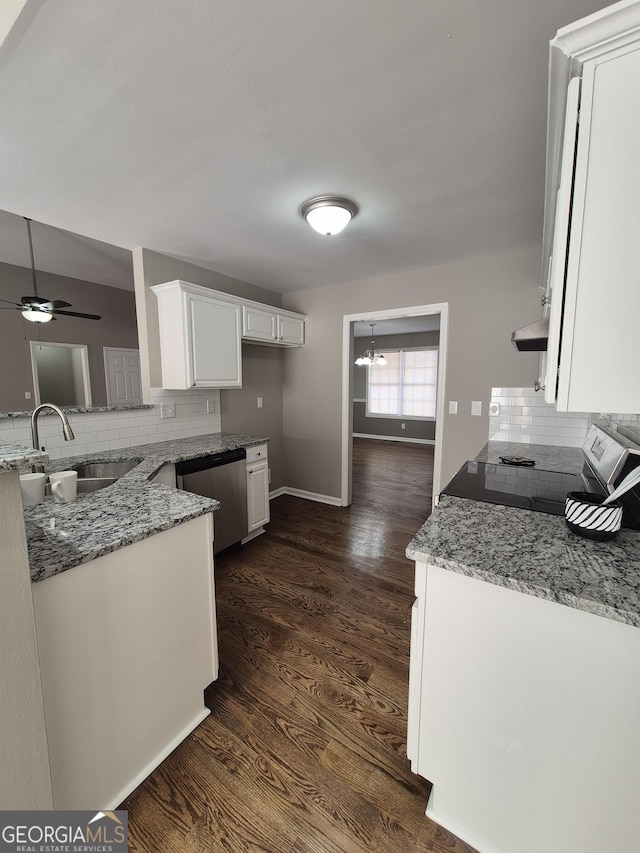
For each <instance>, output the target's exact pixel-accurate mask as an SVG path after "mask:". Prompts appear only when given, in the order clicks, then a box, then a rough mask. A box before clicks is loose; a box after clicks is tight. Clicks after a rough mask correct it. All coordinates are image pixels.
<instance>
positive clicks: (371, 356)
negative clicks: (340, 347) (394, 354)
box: [356, 323, 387, 367]
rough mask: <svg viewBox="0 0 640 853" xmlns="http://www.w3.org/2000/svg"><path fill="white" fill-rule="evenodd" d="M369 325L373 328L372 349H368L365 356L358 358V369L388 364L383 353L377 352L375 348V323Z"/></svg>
mask: <svg viewBox="0 0 640 853" xmlns="http://www.w3.org/2000/svg"><path fill="white" fill-rule="evenodd" d="M369 325H370V326H371V349H368V350H367V351H366V352H365V354H364V355H360V356H358V358H356V364H357V365H358V367H363V366H364V365H368V364H380V365H385V364H387V359H386V358H385V357H384V356H383V355H382V353H381V352H376V349H375V346H374V344H375V341H374V340H373V327H374V326H375V323H369Z"/></svg>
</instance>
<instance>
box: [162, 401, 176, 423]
mask: <svg viewBox="0 0 640 853" xmlns="http://www.w3.org/2000/svg"><path fill="white" fill-rule="evenodd" d="M175 416H176V407H175V403H162V405H161V406H160V417H161V418H162V420H164V419H165V418H175Z"/></svg>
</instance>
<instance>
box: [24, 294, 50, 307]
mask: <svg viewBox="0 0 640 853" xmlns="http://www.w3.org/2000/svg"><path fill="white" fill-rule="evenodd" d="M20 302H21V303H22V304H23V306H24V307H25V308H30V307H31V306H32V305H36V306H37V307H40V306H42V305H46V304H47V300H46V299H43V298H42V297H41V296H23V297H22V299H21V300H20Z"/></svg>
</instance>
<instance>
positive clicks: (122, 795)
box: [102, 707, 211, 810]
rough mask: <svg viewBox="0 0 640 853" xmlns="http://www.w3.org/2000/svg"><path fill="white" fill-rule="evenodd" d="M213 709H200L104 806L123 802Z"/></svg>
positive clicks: (113, 807) (114, 806)
mask: <svg viewBox="0 0 640 853" xmlns="http://www.w3.org/2000/svg"><path fill="white" fill-rule="evenodd" d="M210 713H211V711H210V710H209V709H208V708H206V707H205V708H203V709H202V711H199V712H198V713H197V714H196V716H195V717H194V718H193V719H192V720H191V721H190V722H189V723H187V725H186V726H185V727H184V728H183V729H182V730H181V731H179V732H178V734H177V735H176V736H175V737H174V738H172V739H171V740H170V741H169V743H168V744H167V745H166V746H165V747H164V748H163V749H161V750H160V752H159V753H158V754H157V755H156V756H155V757H154V758H152V759H151V761H150V762H149V763H148V764H147V766H146V767H145V768H144V769H143V770H141V771H140V772H139V773H138V775H137V776H135V777H134V778H133V779H131V780H130V781H129V782H128V783H127V784H126V785H124V787H123V788H121V789H120V791H119V792H118V793H117V795H116V796H115V797H114V799H113V800H112V801H111V802H110V803H106V804H105V805H104V806H102V808H104V809H111V810H113V809H115V808H117V807H118V806H119V805H120V803H123V802H124V801H125V800H126V799H127V797H128V796H129V794H131V793H132V792H133V791H135V789H136V788H137V787H138V785H140V783H141V782H143V781H144V780H145V779H146V778H147V776H149V774H150V773H153V771H154V770H155V769H156V767H159V766H160V764H162V762H163V761H164V760H165V758H167V756H168V755H170V754H171V753H172V752H173V750H174V749H175V748H176V747H177V746H178V745H179V744H181V743H182V741H183V740H184V739H185V738H186V737H187V735H189V734H191V732H192V731H193V730H194V729H195V728H197V726H199V725H200V723H201V722H202V721H203V720H206V718H207V717H208V716H209V714H210Z"/></svg>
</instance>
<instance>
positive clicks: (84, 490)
mask: <svg viewBox="0 0 640 853" xmlns="http://www.w3.org/2000/svg"><path fill="white" fill-rule="evenodd" d="M117 481H118V477H82V478H81V477H78V494H79V495H87V494H89V493H90V492H97V491H98V489H104V488H105V487H106V486H111V485H113V484H114V483H117ZM45 494H46V495H50V494H51V483H47V484H46V486H45Z"/></svg>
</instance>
